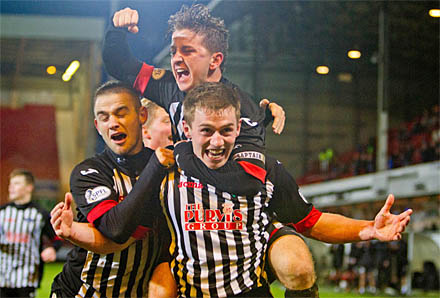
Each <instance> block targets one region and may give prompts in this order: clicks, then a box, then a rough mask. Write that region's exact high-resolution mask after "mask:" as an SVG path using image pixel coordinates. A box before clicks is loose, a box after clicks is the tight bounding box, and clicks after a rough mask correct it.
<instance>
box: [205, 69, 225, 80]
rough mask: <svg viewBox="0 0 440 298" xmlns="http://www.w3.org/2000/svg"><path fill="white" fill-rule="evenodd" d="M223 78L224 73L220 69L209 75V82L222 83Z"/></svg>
mask: <svg viewBox="0 0 440 298" xmlns="http://www.w3.org/2000/svg"><path fill="white" fill-rule="evenodd" d="M221 78H222V72H221V70H220V69H219V68H217V69H216V70H214V71H213V72H212V73H210V74H209V75H208V78H207V80H206V81H207V82H220V80H221Z"/></svg>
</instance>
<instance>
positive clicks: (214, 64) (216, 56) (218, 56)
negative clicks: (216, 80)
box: [209, 52, 224, 70]
mask: <svg viewBox="0 0 440 298" xmlns="http://www.w3.org/2000/svg"><path fill="white" fill-rule="evenodd" d="M223 59H224V55H223V53H222V52H215V53H213V54H212V55H211V61H210V63H209V69H210V70H216V69H217V68H220V65H221V64H222V62H223Z"/></svg>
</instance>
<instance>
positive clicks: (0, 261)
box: [0, 208, 7, 287]
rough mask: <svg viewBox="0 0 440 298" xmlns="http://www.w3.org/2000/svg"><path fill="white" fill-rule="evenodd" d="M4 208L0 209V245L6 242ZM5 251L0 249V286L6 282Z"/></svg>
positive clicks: (3, 285)
mask: <svg viewBox="0 0 440 298" xmlns="http://www.w3.org/2000/svg"><path fill="white" fill-rule="evenodd" d="M5 217H6V208H5V209H0V223H2V226H1V227H0V245H5V244H6V225H7V223H6V221H5ZM6 256H7V254H6V252H4V251H3V250H0V276H2V277H3V278H0V287H5V284H6V276H7V274H6Z"/></svg>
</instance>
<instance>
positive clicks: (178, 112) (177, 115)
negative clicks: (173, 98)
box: [172, 102, 186, 143]
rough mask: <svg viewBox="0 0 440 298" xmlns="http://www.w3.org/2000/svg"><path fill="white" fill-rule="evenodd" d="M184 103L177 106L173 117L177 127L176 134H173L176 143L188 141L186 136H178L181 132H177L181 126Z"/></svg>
mask: <svg viewBox="0 0 440 298" xmlns="http://www.w3.org/2000/svg"><path fill="white" fill-rule="evenodd" d="M182 106H183V105H182V102H179V104H178V105H177V109H176V113H175V114H174V115H173V116H172V117H173V119H172V120H173V125H174V127H175V133H173V140H174V143H175V142H177V141H180V140H186V136H185V134H184V133H183V132H182V135H178V134H179V131H178V130H177V127H179V124H180V116H181V114H182Z"/></svg>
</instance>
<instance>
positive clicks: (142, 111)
mask: <svg viewBox="0 0 440 298" xmlns="http://www.w3.org/2000/svg"><path fill="white" fill-rule="evenodd" d="M147 119H148V111H147V108H145V107H144V106H141V107H140V108H139V121H140V122H141V124H142V125H143V124H145V122H146V121H147Z"/></svg>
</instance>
